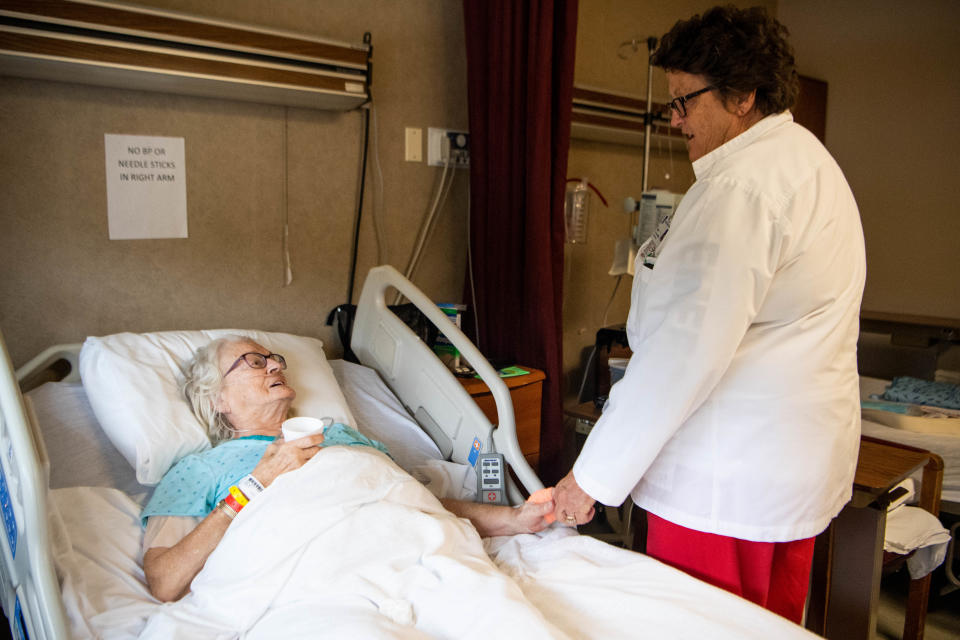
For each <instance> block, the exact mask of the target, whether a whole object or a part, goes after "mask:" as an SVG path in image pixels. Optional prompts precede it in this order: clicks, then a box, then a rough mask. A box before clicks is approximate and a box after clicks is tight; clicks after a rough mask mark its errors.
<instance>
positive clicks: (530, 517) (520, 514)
mask: <svg viewBox="0 0 960 640" xmlns="http://www.w3.org/2000/svg"><path fill="white" fill-rule="evenodd" d="M554 507H555V505H554V502H553V500H547V501H546V502H530V501H527V502H524V503H523V504H522V505H520V506H519V507H516V508H514V510H513V511H514V512H515V514H516V515H515V516H514V520H515V523H516V524H515V528H516V533H536V532H538V531H543V530H544V529H546V528H547V527H548V526H550V523H551V522H553V519H552V517H551V516H553V509H554Z"/></svg>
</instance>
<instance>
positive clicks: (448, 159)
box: [427, 127, 470, 169]
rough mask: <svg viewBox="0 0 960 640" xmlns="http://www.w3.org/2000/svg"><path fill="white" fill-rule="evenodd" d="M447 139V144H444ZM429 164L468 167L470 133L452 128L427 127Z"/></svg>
mask: <svg viewBox="0 0 960 640" xmlns="http://www.w3.org/2000/svg"><path fill="white" fill-rule="evenodd" d="M444 140H446V142H447V144H444ZM427 165H429V166H431V167H443V166H447V165H449V166H451V167H454V168H456V169H466V168H468V167H469V166H470V134H469V133H467V132H466V131H453V130H451V129H437V128H434V127H430V128H429V129H427Z"/></svg>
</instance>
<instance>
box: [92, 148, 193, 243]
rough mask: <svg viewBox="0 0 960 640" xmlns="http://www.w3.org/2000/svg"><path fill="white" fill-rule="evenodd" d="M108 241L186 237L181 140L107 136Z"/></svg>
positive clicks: (184, 172)
mask: <svg viewBox="0 0 960 640" xmlns="http://www.w3.org/2000/svg"><path fill="white" fill-rule="evenodd" d="M103 147H104V151H105V156H106V162H107V221H108V223H109V228H110V239H111V240H135V239H145V238H186V237H187V180H186V170H185V168H184V144H183V138H162V137H157V136H126V135H115V134H111V133H106V134H104V136H103Z"/></svg>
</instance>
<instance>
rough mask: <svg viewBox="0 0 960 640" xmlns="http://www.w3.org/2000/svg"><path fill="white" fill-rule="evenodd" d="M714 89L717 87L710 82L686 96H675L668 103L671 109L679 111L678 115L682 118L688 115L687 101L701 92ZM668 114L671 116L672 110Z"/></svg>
mask: <svg viewBox="0 0 960 640" xmlns="http://www.w3.org/2000/svg"><path fill="white" fill-rule="evenodd" d="M713 89H716V87H715V86H713V85H712V84H708V85H707V86H705V87H704V88H703V89H698V90H696V91H694V92H692V93H688V94H687V95H685V96H680V97H679V98H674V99H673V100H671V101H670V102H668V103H667V104H668V105H669V107H670V108H671V109H673V110H674V111H676V112H677V115H678V116H680V117H681V118H686V117H687V101H688V100H690V99H691V98H696V97H697V96H698V95H700V94H701V93H706V92H707V91H712V90H713ZM666 115H667V116H669V115H670V112H669V111H667V113H666Z"/></svg>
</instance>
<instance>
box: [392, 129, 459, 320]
mask: <svg viewBox="0 0 960 640" xmlns="http://www.w3.org/2000/svg"><path fill="white" fill-rule="evenodd" d="M444 140H446V138H444ZM447 144H449V142H447ZM441 145H443V141H441ZM448 155H449V152H448V153H447V154H443V155H442V157H444V158H447V156H448ZM449 171H450V163H449V162H444V165H443V173H442V174H441V175H440V184H439V185H438V186H437V190H436V195H435V196H434V198H433V204H432V205H431V207H430V209H429V210H428V211H427V215H426V217H425V218H424V221H423V224H421V225H420V233H419V234H418V236H417V242H416V244H415V245H414V249H413V253H411V254H410V260H409V261H408V262H407V268H406V270H405V271H404V274H403V275H404V277H405V278H406V279H407V280H410V279H411V278H412V275H413V270H414V268H416V264H417V262H418V261H419V260H420V253H421V251H423V246H424V244H426V238H427V232H428V231H429V230H430V226H431V225H432V224H433V218H434V216H436V213H437V209H438V208H439V204H440V199H441V197H442V196H443V192H444V190H445V189H444V185H445V183H446V181H447V173H449ZM450 180H451V184H452V182H453V176H452V175H451V178H450ZM402 298H403V294H402V293H400V292H399V291H397V295H396V296H395V297H394V300H393V304H400V300H401V299H402Z"/></svg>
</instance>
